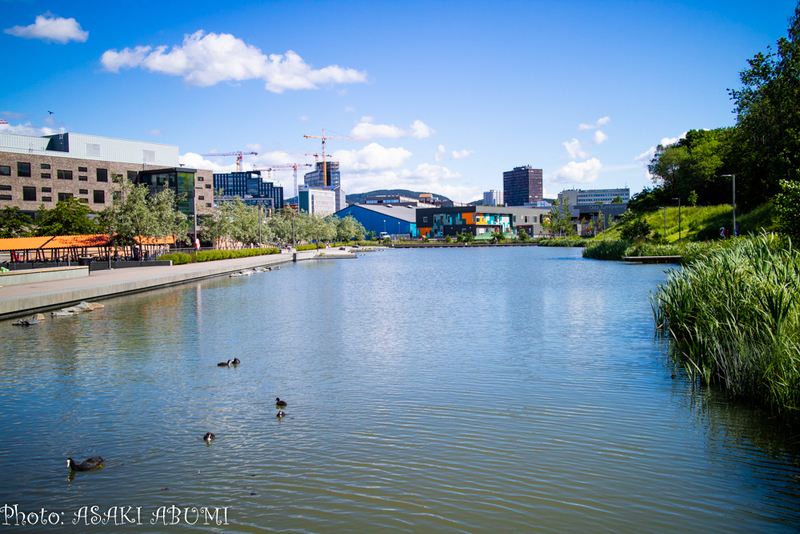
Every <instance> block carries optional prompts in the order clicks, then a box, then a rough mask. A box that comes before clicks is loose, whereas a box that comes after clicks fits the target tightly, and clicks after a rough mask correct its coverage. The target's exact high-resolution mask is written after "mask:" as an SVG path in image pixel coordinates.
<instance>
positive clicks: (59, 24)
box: [3, 13, 89, 44]
mask: <svg viewBox="0 0 800 534" xmlns="http://www.w3.org/2000/svg"><path fill="white" fill-rule="evenodd" d="M3 31H4V32H5V33H8V34H11V35H14V36H16V37H23V38H25V39H41V40H42V41H47V42H51V41H54V42H56V43H61V44H67V43H68V42H70V41H75V42H78V43H85V42H86V40H87V39H88V38H89V32H86V31H83V30H82V29H81V25H80V24H78V22H77V21H76V20H75V19H64V18H61V17H56V16H55V15H52V14H50V13H45V14H44V15H39V16H38V17H36V20H35V21H34V23H33V24H31V25H30V26H14V27H13V28H8V29H6V30H3Z"/></svg>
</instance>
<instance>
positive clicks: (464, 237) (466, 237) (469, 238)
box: [456, 232, 475, 243]
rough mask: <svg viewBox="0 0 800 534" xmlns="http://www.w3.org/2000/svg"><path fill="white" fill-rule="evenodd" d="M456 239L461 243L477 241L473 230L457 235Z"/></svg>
mask: <svg viewBox="0 0 800 534" xmlns="http://www.w3.org/2000/svg"><path fill="white" fill-rule="evenodd" d="M456 240H457V241H458V242H459V243H472V242H473V241H475V236H474V235H472V232H462V233H460V234H458V235H457V236H456Z"/></svg>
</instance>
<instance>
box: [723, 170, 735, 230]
mask: <svg viewBox="0 0 800 534" xmlns="http://www.w3.org/2000/svg"><path fill="white" fill-rule="evenodd" d="M728 176H730V177H731V178H732V179H733V236H734V237H736V235H737V234H738V232H737V231H736V175H735V174H723V175H722V177H723V178H726V177H728Z"/></svg>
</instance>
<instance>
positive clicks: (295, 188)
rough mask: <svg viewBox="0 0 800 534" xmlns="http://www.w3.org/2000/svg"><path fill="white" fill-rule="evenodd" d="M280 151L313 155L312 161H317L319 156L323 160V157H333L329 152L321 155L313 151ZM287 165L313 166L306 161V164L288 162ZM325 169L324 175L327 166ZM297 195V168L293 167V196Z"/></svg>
mask: <svg viewBox="0 0 800 534" xmlns="http://www.w3.org/2000/svg"><path fill="white" fill-rule="evenodd" d="M281 152H283V153H284V154H297V155H300V156H314V161H316V162H317V163H319V158H322V160H323V161H325V158H332V157H333V156H331V155H330V154H325V155H324V156H323V155H322V154H317V153H315V152H292V151H290V150H282V151H281ZM288 165H305V166H307V167H313V165H310V164H307V163H306V164H301V163H295V164H288ZM323 167H327V165H324V166H323ZM325 171H326V174H325V176H327V168H326V169H325ZM297 195H298V191H297V169H295V170H294V196H295V197H297Z"/></svg>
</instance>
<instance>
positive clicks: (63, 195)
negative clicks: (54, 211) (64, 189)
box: [58, 193, 72, 202]
mask: <svg viewBox="0 0 800 534" xmlns="http://www.w3.org/2000/svg"><path fill="white" fill-rule="evenodd" d="M71 196H72V193H59V194H58V201H59V202H61V201H62V200H67V199H68V198H70V197H71Z"/></svg>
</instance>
